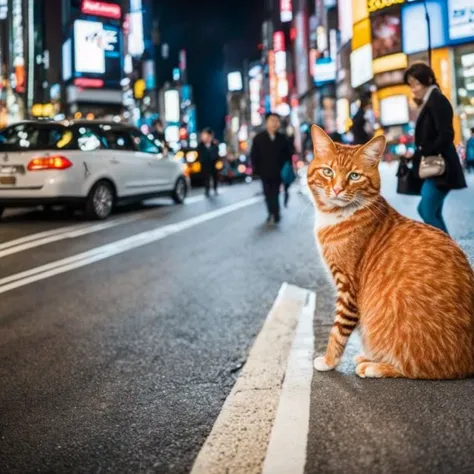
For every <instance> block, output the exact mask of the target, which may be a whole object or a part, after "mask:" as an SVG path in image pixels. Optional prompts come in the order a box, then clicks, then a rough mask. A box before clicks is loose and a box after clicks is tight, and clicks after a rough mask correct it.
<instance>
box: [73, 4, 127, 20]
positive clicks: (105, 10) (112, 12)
mask: <svg viewBox="0 0 474 474" xmlns="http://www.w3.org/2000/svg"><path fill="white" fill-rule="evenodd" d="M81 11H82V13H84V14H86V15H96V16H103V17H106V18H113V19H114V20H120V18H122V9H121V8H120V6H119V5H115V4H114V3H106V2H96V1H94V0H83V2H82V7H81Z"/></svg>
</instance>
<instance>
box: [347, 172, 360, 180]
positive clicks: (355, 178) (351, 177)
mask: <svg viewBox="0 0 474 474" xmlns="http://www.w3.org/2000/svg"><path fill="white" fill-rule="evenodd" d="M349 179H350V180H351V181H359V179H360V174H359V173H351V174H350V175H349Z"/></svg>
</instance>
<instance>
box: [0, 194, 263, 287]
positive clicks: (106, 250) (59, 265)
mask: <svg viewBox="0 0 474 474" xmlns="http://www.w3.org/2000/svg"><path fill="white" fill-rule="evenodd" d="M260 201H261V198H259V197H253V198H250V199H246V200H245V201H241V202H239V203H236V204H232V205H230V206H226V207H223V208H220V209H217V210H215V211H211V212H207V213H205V214H201V215H199V216H196V217H193V218H191V219H187V220H185V221H181V222H178V223H176V224H170V225H166V226H163V227H158V228H156V229H152V230H148V231H145V232H141V233H139V234H136V235H132V236H131V237H127V238H125V239H121V240H117V241H115V242H112V243H110V244H106V245H102V246H100V247H96V248H94V249H92V250H88V251H87V252H82V253H80V254H77V255H73V256H72V257H68V258H64V259H61V260H58V261H56V262H52V263H48V264H46V265H41V266H39V267H36V268H32V269H31V270H27V271H24V272H21V273H17V274H15V275H10V276H8V277H5V278H1V279H0V293H6V292H7V291H10V290H13V289H14V288H19V287H22V286H25V285H28V284H30V283H33V282H35V281H39V280H43V279H45V278H49V277H51V276H54V275H59V274H61V273H65V272H68V271H70V270H74V269H76V268H80V267H84V266H86V265H90V264H91V263H94V262H97V261H99V260H104V259H106V258H109V257H112V256H113V255H117V254H119V253H123V252H127V251H128V250H132V249H134V248H137V247H141V246H143V245H146V244H149V243H151V242H156V241H157V240H161V239H164V238H165V237H168V236H169V235H172V234H176V233H178V232H181V231H183V230H186V229H189V228H190V227H193V226H196V225H198V224H202V223H204V222H207V221H209V220H211V219H215V218H217V217H221V216H224V215H226V214H229V213H231V212H234V211H237V210H239V209H243V208H245V207H248V206H251V205H253V204H256V203H257V202H260Z"/></svg>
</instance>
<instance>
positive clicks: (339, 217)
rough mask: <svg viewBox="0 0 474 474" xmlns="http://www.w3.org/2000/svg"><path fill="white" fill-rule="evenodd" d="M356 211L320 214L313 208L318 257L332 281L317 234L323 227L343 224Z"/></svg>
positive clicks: (346, 210) (344, 210)
mask: <svg viewBox="0 0 474 474" xmlns="http://www.w3.org/2000/svg"><path fill="white" fill-rule="evenodd" d="M356 210H357V209H341V212H338V213H326V212H321V211H320V210H319V209H318V208H317V207H316V208H315V222H314V234H315V237H316V245H317V247H318V251H319V255H320V257H321V261H322V262H323V264H324V267H325V269H326V271H327V273H328V275H329V276H330V280H331V281H332V274H331V271H330V270H329V267H328V266H327V264H326V260H325V258H324V254H323V248H322V245H321V242H320V241H319V238H318V232H319V231H320V230H321V229H324V228H325V227H330V226H334V225H337V224H340V223H341V222H344V221H345V220H346V219H349V218H350V217H351V216H352V215H353V214H354V212H356Z"/></svg>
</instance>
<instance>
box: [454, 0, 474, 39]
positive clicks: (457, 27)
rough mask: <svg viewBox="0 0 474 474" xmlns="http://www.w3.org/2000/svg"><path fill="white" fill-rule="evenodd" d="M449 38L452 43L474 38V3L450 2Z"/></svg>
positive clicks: (460, 0) (470, 1) (457, 0)
mask: <svg viewBox="0 0 474 474" xmlns="http://www.w3.org/2000/svg"><path fill="white" fill-rule="evenodd" d="M448 14H449V38H450V39H451V40H452V41H459V40H467V39H469V38H473V37H474V1H473V0H448Z"/></svg>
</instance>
